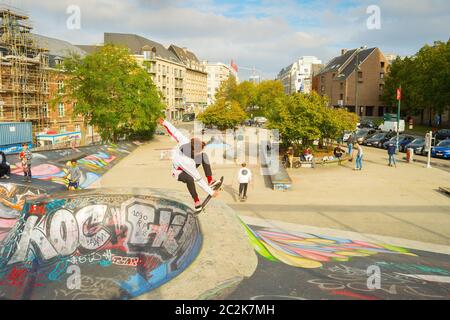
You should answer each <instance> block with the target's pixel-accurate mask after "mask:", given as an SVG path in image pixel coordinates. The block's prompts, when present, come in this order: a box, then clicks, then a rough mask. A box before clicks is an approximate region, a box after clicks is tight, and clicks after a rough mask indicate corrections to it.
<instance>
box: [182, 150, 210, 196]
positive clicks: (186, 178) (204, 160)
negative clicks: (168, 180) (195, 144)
mask: <svg viewBox="0 0 450 320" xmlns="http://www.w3.org/2000/svg"><path fill="white" fill-rule="evenodd" d="M194 160H195V163H196V166H197V168H198V167H200V165H201V166H203V171H205V175H206V176H207V177H211V176H212V169H211V165H210V163H209V158H208V155H207V154H206V153H202V154H199V155H198V156H196V157H195V158H194ZM178 181H181V182H183V183H185V184H186V185H187V188H188V190H189V193H190V194H191V196H192V199H194V200H196V199H198V193H197V189H196V188H195V181H194V178H192V177H191V176H190V175H189V174H187V173H186V172H184V171H183V172H182V173H180V175H179V176H178Z"/></svg>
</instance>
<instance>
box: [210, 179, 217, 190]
mask: <svg viewBox="0 0 450 320" xmlns="http://www.w3.org/2000/svg"><path fill="white" fill-rule="evenodd" d="M219 183H220V180H213V181H211V183H210V184H209V186H210V187H211V188H212V189H214V187H215V186H216V185H218V184H219Z"/></svg>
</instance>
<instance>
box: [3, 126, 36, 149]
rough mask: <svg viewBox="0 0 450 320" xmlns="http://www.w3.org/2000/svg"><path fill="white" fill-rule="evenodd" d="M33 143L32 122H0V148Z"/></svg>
mask: <svg viewBox="0 0 450 320" xmlns="http://www.w3.org/2000/svg"><path fill="white" fill-rule="evenodd" d="M32 141H33V129H32V124H31V122H0V146H7V145H13V144H19V143H29V142H32Z"/></svg>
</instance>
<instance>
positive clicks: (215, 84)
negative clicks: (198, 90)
mask: <svg viewBox="0 0 450 320" xmlns="http://www.w3.org/2000/svg"><path fill="white" fill-rule="evenodd" d="M203 63H204V65H206V72H207V73H208V105H212V104H213V103H214V102H215V101H216V98H215V96H216V93H217V90H219V87H220V85H221V84H222V82H223V81H226V80H227V79H228V77H229V76H230V75H232V76H234V77H235V78H236V81H238V76H237V72H236V71H235V70H234V69H233V68H231V66H228V65H226V64H224V63H222V62H217V63H209V62H208V61H204V62H203Z"/></svg>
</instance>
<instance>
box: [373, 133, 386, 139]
mask: <svg viewBox="0 0 450 320" xmlns="http://www.w3.org/2000/svg"><path fill="white" fill-rule="evenodd" d="M384 136H385V134H384V133H377V134H376V135H374V136H373V137H372V139H380V138H384Z"/></svg>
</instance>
